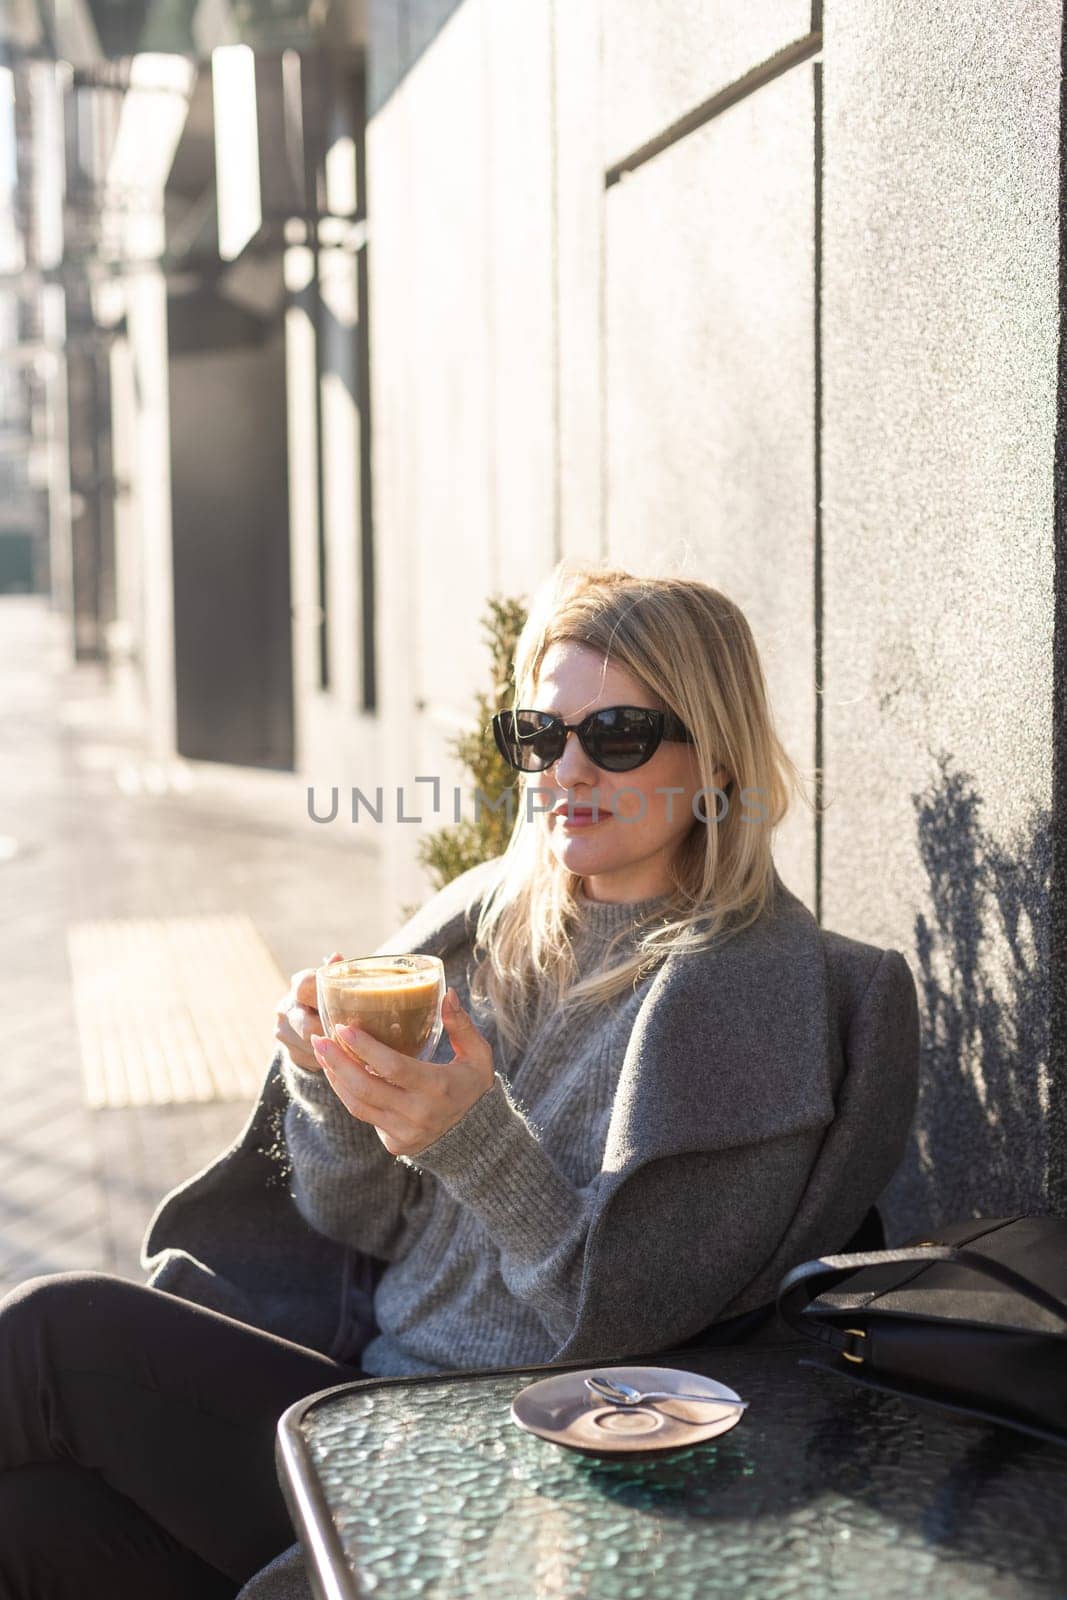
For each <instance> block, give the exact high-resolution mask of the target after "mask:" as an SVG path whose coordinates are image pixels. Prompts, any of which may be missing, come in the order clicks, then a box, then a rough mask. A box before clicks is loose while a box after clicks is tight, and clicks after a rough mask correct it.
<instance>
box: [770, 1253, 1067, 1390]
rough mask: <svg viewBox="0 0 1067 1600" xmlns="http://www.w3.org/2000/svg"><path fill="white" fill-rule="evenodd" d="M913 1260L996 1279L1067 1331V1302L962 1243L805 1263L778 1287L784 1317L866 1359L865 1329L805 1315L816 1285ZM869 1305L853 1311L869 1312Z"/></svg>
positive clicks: (801, 1329)
mask: <svg viewBox="0 0 1067 1600" xmlns="http://www.w3.org/2000/svg"><path fill="white" fill-rule="evenodd" d="M909 1261H914V1262H915V1263H916V1264H918V1265H922V1266H927V1265H929V1264H930V1263H932V1262H934V1261H951V1262H952V1263H953V1264H954V1265H955V1266H959V1267H967V1268H969V1269H970V1270H971V1271H972V1272H977V1273H980V1274H982V1276H983V1277H986V1278H993V1279H994V1280H995V1281H996V1282H997V1283H1002V1284H1003V1285H1004V1286H1005V1288H1007V1289H1014V1291H1015V1293H1016V1294H1019V1295H1021V1296H1022V1297H1023V1299H1024V1300H1028V1301H1030V1302H1031V1303H1032V1304H1033V1305H1035V1306H1040V1307H1041V1309H1042V1310H1043V1311H1051V1312H1052V1315H1053V1316H1054V1317H1059V1319H1060V1321H1061V1322H1062V1323H1063V1325H1064V1328H1065V1330H1067V1304H1065V1303H1064V1301H1062V1300H1059V1299H1057V1297H1056V1296H1055V1295H1054V1294H1050V1293H1049V1291H1048V1290H1047V1289H1043V1288H1042V1287H1041V1285H1040V1284H1038V1283H1034V1282H1033V1281H1032V1280H1031V1279H1030V1278H1026V1277H1024V1276H1023V1274H1022V1273H1021V1272H1016V1271H1015V1269H1014V1267H1006V1266H1004V1264H1003V1262H1000V1261H994V1260H992V1259H991V1258H990V1257H989V1256H983V1255H980V1254H979V1253H978V1251H977V1250H968V1249H966V1248H965V1247H964V1246H963V1245H956V1244H930V1245H912V1246H911V1247H910V1248H901V1249H899V1250H869V1251H864V1252H861V1253H856V1254H853V1255H844V1256H820V1257H819V1258H818V1259H817V1260H815V1261H802V1262H801V1263H800V1265H799V1266H797V1267H793V1268H792V1270H791V1271H789V1272H787V1273H786V1275H785V1277H784V1278H783V1279H782V1281H781V1283H780V1284H779V1285H778V1293H777V1296H776V1297H775V1298H776V1305H777V1309H778V1314H779V1316H780V1317H781V1318H782V1320H783V1321H784V1322H785V1323H786V1324H787V1326H789V1327H790V1328H792V1329H793V1330H794V1331H795V1332H797V1333H802V1334H804V1335H805V1337H807V1338H810V1339H818V1340H819V1341H820V1342H821V1343H822V1344H827V1345H829V1346H830V1348H831V1349H832V1350H836V1351H838V1352H839V1353H840V1354H841V1355H844V1356H847V1357H848V1358H849V1360H851V1361H862V1360H863V1352H862V1350H861V1349H857V1348H856V1340H857V1339H863V1338H865V1337H866V1335H865V1334H864V1333H863V1332H862V1331H859V1330H856V1329H854V1328H853V1329H849V1328H836V1327H834V1325H833V1324H832V1323H830V1322H824V1321H823V1320H822V1319H821V1318H817V1317H809V1316H807V1315H806V1314H805V1309H804V1308H805V1306H806V1305H807V1303H808V1301H809V1300H811V1299H812V1298H813V1290H814V1286H815V1285H816V1284H819V1286H820V1288H821V1289H827V1288H829V1287H830V1286H831V1285H832V1284H834V1283H840V1281H841V1279H842V1278H847V1277H850V1276H851V1275H852V1274H853V1273H854V1272H859V1271H860V1270H861V1268H863V1267H886V1266H892V1265H894V1264H896V1263H898V1262H899V1263H900V1264H902V1265H903V1264H904V1263H906V1262H909ZM883 1293H885V1290H882V1289H878V1290H874V1291H873V1292H872V1294H871V1296H870V1299H869V1300H868V1301H867V1302H866V1305H870V1302H871V1300H875V1299H877V1298H878V1296H879V1295H880V1294H883ZM866 1305H865V1306H862V1307H860V1306H857V1307H854V1308H853V1309H854V1310H857V1311H861V1310H865V1309H866Z"/></svg>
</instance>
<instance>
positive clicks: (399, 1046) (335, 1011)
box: [315, 955, 447, 1061]
mask: <svg viewBox="0 0 1067 1600" xmlns="http://www.w3.org/2000/svg"><path fill="white" fill-rule="evenodd" d="M446 988H447V985H446V983H445V964H444V962H443V961H442V960H441V959H440V957H439V956H424V955H399V956H353V957H352V958H351V959H350V960H348V961H334V962H331V964H330V965H329V966H326V967H319V969H318V971H317V972H316V974H315V990H316V994H317V997H318V1011H319V1016H320V1017H321V1018H322V1025H323V1029H324V1031H325V1032H326V1033H328V1034H329V1036H330V1038H331V1039H334V1040H336V1042H337V1043H338V1044H339V1045H340V1046H341V1048H342V1049H347V1050H348V1051H349V1053H350V1054H353V1053H354V1052H353V1051H352V1047H351V1046H349V1045H345V1044H344V1042H343V1041H342V1040H340V1039H338V1038H337V1031H336V1030H337V1028H338V1027H339V1026H340V1025H341V1024H348V1025H349V1026H354V1027H359V1028H362V1029H363V1031H364V1032H365V1033H369V1034H370V1035H371V1037H372V1038H374V1039H378V1040H380V1041H381V1043H382V1044H387V1045H390V1046H391V1047H392V1049H394V1050H399V1051H400V1053H401V1055H405V1056H412V1057H414V1058H415V1059H416V1060H417V1061H428V1060H429V1059H430V1057H431V1056H432V1055H433V1053H434V1051H435V1050H436V1049H437V1046H438V1044H439V1043H440V1039H441V1033H442V1030H443V1028H444V1019H443V1017H442V1015H441V1002H442V1001H443V999H444V997H445V989H446Z"/></svg>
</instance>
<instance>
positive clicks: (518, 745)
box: [493, 711, 559, 772]
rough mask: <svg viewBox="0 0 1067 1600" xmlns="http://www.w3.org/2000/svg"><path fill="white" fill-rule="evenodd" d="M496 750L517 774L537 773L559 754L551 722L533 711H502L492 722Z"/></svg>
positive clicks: (556, 738) (554, 730)
mask: <svg viewBox="0 0 1067 1600" xmlns="http://www.w3.org/2000/svg"><path fill="white" fill-rule="evenodd" d="M493 733H494V735H495V736H496V744H497V749H498V750H499V751H500V754H501V755H502V756H503V757H504V760H505V761H507V762H509V763H510V764H511V765H512V766H513V767H517V768H518V770H519V771H520V772H538V771H540V769H541V768H543V767H547V766H549V765H550V764H551V762H553V761H554V760H555V758H556V756H557V755H558V753H559V738H558V734H557V731H556V728H555V723H554V719H553V718H551V717H545V716H542V715H540V714H539V713H537V712H531V711H520V712H518V713H516V712H513V711H503V712H501V713H500V714H499V715H498V716H497V717H495V718H494V719H493Z"/></svg>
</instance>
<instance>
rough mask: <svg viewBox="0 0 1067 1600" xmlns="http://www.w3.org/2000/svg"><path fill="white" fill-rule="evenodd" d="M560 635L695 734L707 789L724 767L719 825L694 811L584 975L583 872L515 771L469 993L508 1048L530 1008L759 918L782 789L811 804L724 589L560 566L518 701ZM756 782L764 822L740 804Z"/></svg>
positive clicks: (525, 636) (582, 993)
mask: <svg viewBox="0 0 1067 1600" xmlns="http://www.w3.org/2000/svg"><path fill="white" fill-rule="evenodd" d="M563 642H567V643H575V644H580V645H584V646H586V647H588V648H590V649H593V650H595V651H597V652H598V653H599V654H600V655H601V656H603V657H604V659H605V661H606V662H611V663H614V664H615V665H617V666H620V667H622V668H623V669H624V670H625V671H626V672H628V673H629V674H630V675H631V676H632V677H633V678H635V679H636V680H637V681H638V682H639V683H640V684H641V685H642V686H643V687H644V688H645V689H646V690H647V691H648V692H649V693H650V694H651V695H654V696H655V697H657V698H658V699H659V700H660V701H661V703H662V706H663V708H665V709H667V710H670V711H673V712H674V713H675V714H676V715H677V716H679V717H680V718H681V720H682V721H683V723H684V724H685V725H686V727H687V728H688V729H689V731H690V733H691V735H692V738H693V744H694V754H695V758H696V762H697V764H698V769H699V772H700V783H701V785H702V786H704V787H705V788H707V789H708V791H709V793H710V791H711V790H712V789H713V787H714V785H715V773H716V770H717V769H718V768H719V767H724V768H725V769H726V771H727V772H728V773H729V774H730V779H729V782H727V783H726V784H725V786H724V792H725V794H726V796H727V799H728V801H729V804H728V807H727V809H726V813H725V815H724V816H723V818H722V820H721V821H719V822H716V823H711V822H707V821H705V820H702V819H697V818H694V821H693V825H692V827H691V828H690V830H689V832H688V833H687V834H686V836H685V838H684V839H683V840H682V843H681V845H680V846H679V847H678V848H677V850H676V852H675V855H674V858H673V860H672V861H671V862H670V864H669V868H668V871H669V875H670V878H671V884H672V887H671V889H670V890H669V891H668V898H667V899H666V901H665V902H664V907H654V908H653V910H652V913H651V914H649V915H646V916H645V917H644V918H642V920H641V921H640V922H638V923H635V924H634V930H633V931H631V929H630V928H627V927H623V928H620V929H619V930H618V932H617V933H616V934H615V936H614V938H613V939H611V940H610V941H609V942H608V946H607V948H606V950H605V959H604V962H603V964H602V966H601V968H600V970H598V971H596V972H595V973H593V974H591V975H588V976H587V977H586V978H584V979H582V980H580V981H578V972H577V964H576V960H575V956H574V952H573V949H572V945H571V940H570V936H569V934H570V930H572V929H573V927H574V925H575V911H576V907H577V904H578V890H579V888H580V886H581V878H580V877H579V876H578V874H576V873H573V872H569V871H567V870H566V869H565V868H563V867H561V866H560V864H559V862H558V861H557V860H556V858H555V857H554V856H553V855H552V853H551V851H550V849H549V846H548V841H547V838H546V835H545V832H544V829H543V828H542V827H541V826H539V825H531V824H530V823H529V822H528V821H527V820H526V816H527V803H528V802H527V797H526V787H525V786H526V784H527V783H528V782H530V781H532V782H533V785H534V787H536V784H537V779H538V777H539V774H537V773H532V774H525V773H523V774H517V779H518V799H519V804H518V805H517V807H516V815H515V823H514V827H513V828H512V831H511V835H510V837H509V840H508V844H507V846H506V848H505V850H504V852H503V854H502V855H501V857H500V866H501V870H500V872H499V874H498V875H497V876H496V877H495V879H494V881H493V883H492V885H491V887H490V889H489V890H488V892H487V894H486V895H485V898H484V899H483V902H482V905H481V908H480V912H479V917H478V923H477V927H476V929H475V935H474V938H475V945H474V949H475V954H476V955H480V957H481V959H479V961H478V963H477V965H476V967H475V970H474V974H473V976H472V980H471V991H470V992H471V1003H472V1008H473V1010H474V1011H475V1014H476V1015H477V1014H478V1013H481V1015H482V1016H483V1017H484V1016H486V1015H490V1016H492V1017H493V1018H494V1019H495V1024H496V1027H497V1031H498V1034H499V1036H500V1038H501V1040H502V1042H503V1043H504V1044H505V1046H506V1047H507V1048H509V1049H510V1048H511V1047H513V1046H516V1045H518V1044H519V1042H520V1041H521V1040H522V1038H523V1036H524V1034H525V1033H527V1032H528V1030H529V1028H530V1027H531V1026H532V1025H533V1021H534V1018H535V1016H536V1017H540V1016H542V1015H544V1014H547V1013H550V1012H551V1011H552V1010H557V1009H563V1008H564V1007H565V1008H566V1009H567V1010H568V1012H570V1013H578V1012H580V1011H581V1010H583V1009H584V1008H585V1007H587V1006H593V1005H595V1004H597V1003H598V1002H600V1001H604V1000H608V999H610V998H612V997H613V996H615V995H617V994H619V993H621V992H622V991H623V990H625V989H628V988H631V987H633V986H634V985H635V984H636V983H637V982H638V980H639V979H640V978H641V977H643V976H644V975H645V974H647V973H648V972H649V971H651V970H652V969H653V968H654V967H655V966H656V965H657V964H658V963H659V962H660V961H662V960H663V959H664V958H665V957H666V956H667V955H669V954H672V953H674V952H676V951H692V950H694V949H698V948H700V949H710V948H711V947H712V946H714V945H717V944H719V943H721V942H724V941H725V940H726V939H727V938H731V937H733V936H734V935H735V934H737V933H739V932H740V931H741V930H742V929H743V928H745V927H747V926H748V925H749V924H750V923H752V922H755V921H756V920H757V918H758V917H759V916H760V915H761V914H762V912H763V910H764V907H765V906H766V905H767V903H768V901H769V899H770V897H771V895H772V893H773V890H774V864H773V859H772V855H771V838H772V834H773V831H774V829H775V828H776V827H777V826H778V824H779V823H780V822H781V820H782V818H783V817H784V816H785V814H786V812H787V810H788V808H789V804H790V795H791V791H792V790H793V789H795V790H796V792H797V793H798V794H800V796H801V798H802V799H803V800H804V801H805V802H806V803H807V804H809V805H810V804H811V802H810V801H809V800H808V797H807V795H806V794H805V792H804V788H803V783H802V780H801V775H800V772H799V769H798V768H797V767H796V766H795V764H794V763H793V761H792V760H791V759H790V757H789V755H788V754H787V752H786V750H785V748H784V746H783V745H782V743H781V741H780V739H779V737H778V734H777V732H776V731H775V726H774V719H773V717H772V714H771V710H770V706H769V703H768V697H767V689H766V683H765V681H764V676H763V670H762V667H761V665H760V659H759V655H758V652H757V650H756V645H755V641H754V640H753V637H752V632H751V629H750V628H749V625H748V622H747V621H746V619H745V617H744V614H743V613H742V612H741V610H740V609H739V607H738V606H737V605H735V604H734V602H733V601H732V600H729V599H728V598H727V597H726V595H724V594H722V593H721V592H720V591H719V590H718V589H713V588H711V587H710V586H709V585H708V584H706V583H701V582H699V581H698V580H696V579H693V578H682V577H645V578H643V577H635V576H634V575H633V574H631V573H629V572H625V571H622V570H620V569H617V568H608V567H597V566H588V565H583V564H577V563H574V562H565V561H564V562H560V563H559V564H558V565H557V566H556V567H555V568H554V569H553V571H552V572H551V574H550V575H549V577H548V579H547V580H546V581H545V583H543V584H542V585H541V587H540V588H539V589H538V590H537V592H536V594H535V596H534V598H533V602H532V604H531V607H530V610H529V612H528V614H527V619H526V623H525V626H524V627H523V629H522V632H521V634H520V635H519V639H518V642H517V644H516V649H515V699H514V704H513V707H512V709H518V708H519V707H522V706H530V705H534V704H536V700H535V695H536V687H537V677H538V673H539V671H540V668H541V663H542V661H543V659H544V656H545V653H546V651H547V650H548V648H549V646H550V645H553V644H559V643H563ZM752 791H758V803H759V804H760V805H761V806H762V808H763V817H762V818H761V819H754V818H753V817H752V815H751V813H750V812H749V811H748V808H749V807H752V806H753V801H752V800H751V799H748V800H746V795H750V794H751V793H752ZM714 798H715V801H716V804H715V808H714V810H715V812H717V810H718V805H717V796H716V797H714ZM616 944H619V945H625V950H624V953H623V959H622V960H620V961H618V962H616V964H615V965H610V957H611V954H612V951H613V949H614V947H615V945H616Z"/></svg>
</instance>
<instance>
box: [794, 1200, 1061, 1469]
mask: <svg viewBox="0 0 1067 1600" xmlns="http://www.w3.org/2000/svg"><path fill="white" fill-rule="evenodd" d="M776 1302H777V1309H778V1313H779V1315H780V1316H781V1317H782V1319H783V1320H784V1322H785V1323H786V1324H787V1325H788V1326H789V1327H790V1328H792V1329H793V1330H794V1331H796V1332H797V1333H801V1334H803V1335H804V1336H805V1337H807V1338H810V1339H812V1340H816V1341H818V1344H819V1345H820V1346H821V1347H822V1349H821V1351H820V1352H819V1356H818V1357H813V1358H808V1357H805V1358H803V1364H804V1365H805V1366H816V1367H821V1368H823V1369H824V1370H827V1371H831V1372H834V1373H836V1374H838V1375H839V1376H841V1377H845V1378H849V1379H851V1380H852V1381H853V1382H857V1383H861V1384H863V1385H864V1386H865V1387H868V1388H871V1389H881V1390H884V1391H887V1392H888V1393H891V1394H897V1395H901V1396H904V1397H905V1398H907V1399H909V1400H914V1401H917V1402H919V1403H920V1404H925V1405H931V1406H935V1407H937V1408H939V1409H942V1410H946V1411H948V1412H951V1413H953V1414H955V1415H957V1416H963V1417H971V1418H974V1419H975V1420H977V1421H984V1422H996V1423H1001V1424H1003V1425H1004V1426H1005V1427H1009V1428H1015V1429H1018V1430H1019V1431H1020V1432H1021V1433H1027V1434H1031V1435H1033V1436H1034V1437H1036V1438H1038V1439H1047V1440H1051V1441H1052V1442H1053V1443H1054V1444H1061V1445H1065V1446H1067V1218H1063V1217H1049V1216H1019V1217H985V1218H971V1219H969V1220H968V1221H965V1222H952V1223H945V1224H943V1225H942V1226H940V1227H938V1228H937V1229H936V1230H935V1234H934V1236H933V1237H931V1238H925V1239H916V1240H912V1241H909V1242H908V1243H906V1244H904V1245H902V1246H900V1248H899V1249H895V1250H872V1251H868V1252H861V1253H859V1254H849V1255H840V1256H823V1257H821V1258H820V1259H819V1260H815V1261H804V1262H802V1263H801V1264H800V1265H799V1266H797V1267H794V1268H793V1269H792V1271H791V1272H787V1273H786V1275H785V1277H784V1278H783V1279H782V1281H781V1283H780V1284H779V1285H778V1293H777V1297H776Z"/></svg>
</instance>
